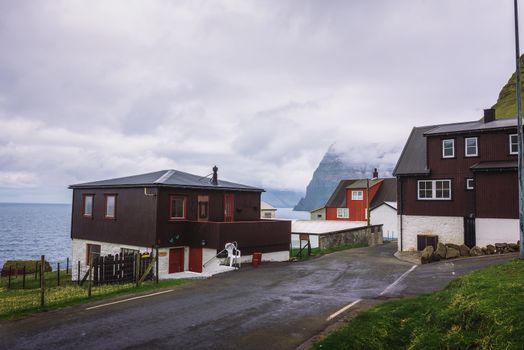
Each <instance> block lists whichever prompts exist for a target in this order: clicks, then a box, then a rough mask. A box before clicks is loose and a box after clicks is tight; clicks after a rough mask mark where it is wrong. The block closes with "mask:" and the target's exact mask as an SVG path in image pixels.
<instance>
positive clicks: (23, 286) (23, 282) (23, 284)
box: [22, 265, 25, 289]
mask: <svg viewBox="0 0 524 350" xmlns="http://www.w3.org/2000/svg"><path fill="white" fill-rule="evenodd" d="M23 272H24V274H23V275H22V289H25V265H24V269H23Z"/></svg>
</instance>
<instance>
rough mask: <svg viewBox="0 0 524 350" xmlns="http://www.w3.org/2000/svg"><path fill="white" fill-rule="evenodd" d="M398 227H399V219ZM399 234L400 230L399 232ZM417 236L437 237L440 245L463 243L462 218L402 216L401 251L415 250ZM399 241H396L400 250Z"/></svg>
mask: <svg viewBox="0 0 524 350" xmlns="http://www.w3.org/2000/svg"><path fill="white" fill-rule="evenodd" d="M398 220H399V226H400V218H399V219H398ZM398 232H400V229H399V231H398ZM417 235H438V241H439V242H442V243H454V244H463V243H464V218H463V217H462V216H422V215H402V250H403V251H407V250H417ZM400 244H401V240H400V237H399V240H398V249H399V250H400Z"/></svg>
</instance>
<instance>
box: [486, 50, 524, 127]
mask: <svg viewBox="0 0 524 350" xmlns="http://www.w3.org/2000/svg"><path fill="white" fill-rule="evenodd" d="M520 62H521V63H520V77H521V82H522V81H523V78H524V76H523V74H522V73H523V72H524V55H522V56H520ZM516 77H517V76H516V74H515V73H513V74H512V75H511V78H509V80H508V82H507V83H506V85H504V87H503V88H502V90H501V91H500V93H499V97H498V99H497V103H495V104H494V105H493V107H492V108H495V110H496V115H497V119H503V118H513V117H515V116H516V115H517V106H516V101H517V98H516V86H515V85H516ZM520 90H521V92H524V89H523V88H522V85H521V89H520ZM521 99H522V105H523V107H524V93H522V97H521Z"/></svg>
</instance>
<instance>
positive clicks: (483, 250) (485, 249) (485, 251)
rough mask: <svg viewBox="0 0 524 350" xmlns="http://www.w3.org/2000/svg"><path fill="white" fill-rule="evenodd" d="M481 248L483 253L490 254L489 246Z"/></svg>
mask: <svg viewBox="0 0 524 350" xmlns="http://www.w3.org/2000/svg"><path fill="white" fill-rule="evenodd" d="M480 249H481V250H482V254H484V255H487V254H489V253H488V248H486V247H482V248H480Z"/></svg>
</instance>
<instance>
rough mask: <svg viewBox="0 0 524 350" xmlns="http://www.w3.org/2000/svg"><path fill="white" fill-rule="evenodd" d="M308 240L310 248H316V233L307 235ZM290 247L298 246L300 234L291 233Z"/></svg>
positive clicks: (303, 242) (303, 243)
mask: <svg viewBox="0 0 524 350" xmlns="http://www.w3.org/2000/svg"><path fill="white" fill-rule="evenodd" d="M309 242H310V243H311V248H318V235H309ZM305 244H306V242H305V241H302V246H304V245H305ZM291 247H292V248H300V235H299V234H295V233H293V234H292V235H291Z"/></svg>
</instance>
